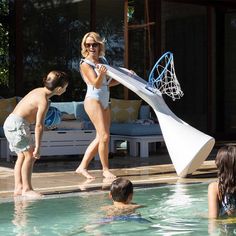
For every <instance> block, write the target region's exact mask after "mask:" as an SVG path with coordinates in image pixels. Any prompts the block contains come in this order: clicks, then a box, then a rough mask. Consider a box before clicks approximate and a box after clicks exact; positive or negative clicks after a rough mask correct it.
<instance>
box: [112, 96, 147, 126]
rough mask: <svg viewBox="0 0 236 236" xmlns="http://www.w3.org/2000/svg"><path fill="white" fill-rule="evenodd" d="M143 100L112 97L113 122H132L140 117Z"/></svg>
mask: <svg viewBox="0 0 236 236" xmlns="http://www.w3.org/2000/svg"><path fill="white" fill-rule="evenodd" d="M141 103H142V100H123V99H114V98H111V120H112V121H113V122H132V121H134V120H136V119H137V118H138V114H139V108H140V106H141Z"/></svg>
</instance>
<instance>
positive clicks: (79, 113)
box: [74, 102, 90, 121]
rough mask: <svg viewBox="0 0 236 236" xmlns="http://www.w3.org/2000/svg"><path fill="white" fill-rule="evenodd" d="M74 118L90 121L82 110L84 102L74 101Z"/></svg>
mask: <svg viewBox="0 0 236 236" xmlns="http://www.w3.org/2000/svg"><path fill="white" fill-rule="evenodd" d="M74 106H75V116H76V119H78V120H82V121H90V119H89V117H88V115H87V113H86V111H85V110H84V102H74Z"/></svg>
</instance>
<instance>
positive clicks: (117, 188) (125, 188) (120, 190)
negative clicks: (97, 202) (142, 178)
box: [110, 178, 133, 202]
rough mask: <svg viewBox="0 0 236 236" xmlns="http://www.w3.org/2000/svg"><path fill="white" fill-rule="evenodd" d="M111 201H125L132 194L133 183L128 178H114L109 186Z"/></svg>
mask: <svg viewBox="0 0 236 236" xmlns="http://www.w3.org/2000/svg"><path fill="white" fill-rule="evenodd" d="M110 193H111V196H112V199H113V201H116V202H126V201H127V200H128V197H129V195H130V194H133V184H132V183H131V181H129V180H128V179H124V178H118V179H115V180H114V181H113V182H112V184H111V188H110Z"/></svg>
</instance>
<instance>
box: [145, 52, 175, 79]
mask: <svg viewBox="0 0 236 236" xmlns="http://www.w3.org/2000/svg"><path fill="white" fill-rule="evenodd" d="M166 55H170V58H169V60H168V62H167V63H166V65H165V68H164V69H163V71H162V72H161V74H160V75H159V76H158V78H160V77H161V76H162V75H163V74H164V72H165V70H166V68H167V67H168V66H169V64H170V62H171V60H172V58H173V53H172V52H166V53H164V54H163V55H162V56H161V57H160V58H159V60H158V61H157V62H156V64H155V65H154V66H153V67H152V70H151V72H150V74H149V77H148V82H151V75H152V74H153V72H154V70H155V69H156V67H157V65H158V64H159V63H160V62H161V61H162V59H163V58H164V57H165V56H166ZM158 78H157V79H158Z"/></svg>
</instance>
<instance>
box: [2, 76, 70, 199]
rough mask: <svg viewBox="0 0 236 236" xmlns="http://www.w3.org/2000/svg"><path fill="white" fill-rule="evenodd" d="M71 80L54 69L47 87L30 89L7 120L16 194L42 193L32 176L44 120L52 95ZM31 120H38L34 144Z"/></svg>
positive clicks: (6, 131) (64, 87)
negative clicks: (37, 190) (35, 188)
mask: <svg viewBox="0 0 236 236" xmlns="http://www.w3.org/2000/svg"><path fill="white" fill-rule="evenodd" d="M68 83H69V80H68V76H67V74H66V73H65V72H62V71H51V72H50V73H49V74H48V75H47V76H46V77H45V78H43V85H44V87H40V88H36V89H34V90H32V91H30V92H29V93H28V94H27V95H26V96H25V97H23V98H22V99H21V100H20V102H19V103H18V104H17V105H16V107H15V109H14V110H13V112H12V113H11V114H10V115H9V116H8V117H7V119H6V120H5V122H4V125H3V129H4V133H5V136H6V138H7V140H8V142H9V148H10V150H11V151H14V152H16V154H17V160H16V163H15V167H14V177H15V189H14V196H19V195H22V196H25V197H31V198H38V197H41V196H42V195H41V194H40V193H37V192H35V191H34V190H33V187H32V184H31V176H32V169H33V165H34V162H35V161H36V159H39V158H40V144H41V139H42V135H43V130H44V120H45V116H46V113H47V110H48V107H49V98H51V97H52V96H54V95H59V96H60V95H62V94H63V93H64V92H65V91H66V88H67V86H68ZM30 124H35V143H34V144H33V141H32V137H31V133H30Z"/></svg>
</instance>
